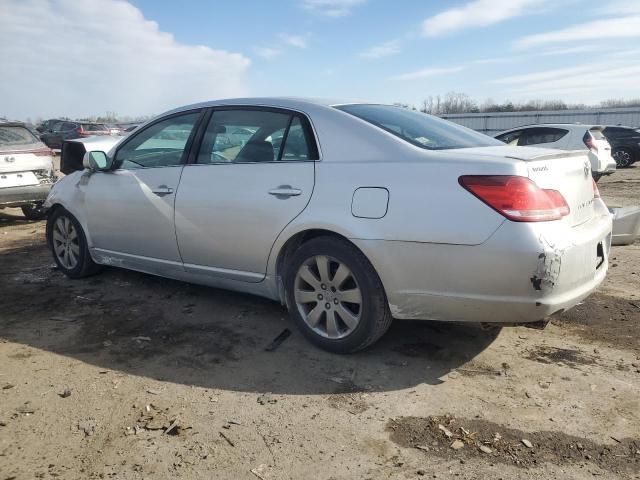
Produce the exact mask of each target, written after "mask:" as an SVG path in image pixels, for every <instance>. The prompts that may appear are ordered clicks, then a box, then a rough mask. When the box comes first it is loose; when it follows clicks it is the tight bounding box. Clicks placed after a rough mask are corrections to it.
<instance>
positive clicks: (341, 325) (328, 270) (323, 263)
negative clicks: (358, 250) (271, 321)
mask: <svg viewBox="0 0 640 480" xmlns="http://www.w3.org/2000/svg"><path fill="white" fill-rule="evenodd" d="M294 296H295V301H296V307H297V308H298V311H299V312H300V315H302V318H303V319H304V321H305V323H306V324H307V325H308V326H309V327H310V328H311V329H312V330H313V331H314V332H316V333H317V334H319V335H321V336H322V337H325V338H330V339H332V340H335V339H340V338H344V337H346V336H348V335H349V334H350V333H352V332H353V331H354V330H355V329H356V327H357V326H358V324H359V323H360V318H361V316H362V292H361V290H360V286H359V285H358V282H357V280H356V278H355V276H354V275H353V273H352V272H351V270H349V268H348V267H347V266H346V265H345V264H344V263H342V262H340V261H339V260H336V259H335V258H332V257H329V256H325V255H316V256H313V257H311V258H309V259H307V260H306V261H305V262H304V263H303V264H302V265H301V266H300V268H299V269H298V272H297V274H296V277H295V281H294Z"/></svg>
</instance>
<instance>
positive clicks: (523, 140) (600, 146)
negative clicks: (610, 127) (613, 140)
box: [495, 123, 616, 181]
mask: <svg viewBox="0 0 640 480" xmlns="http://www.w3.org/2000/svg"><path fill="white" fill-rule="evenodd" d="M603 129H604V127H602V126H599V125H582V124H570V123H558V124H541V125H527V126H524V127H518V128H512V129H511V130H506V131H504V132H500V133H499V134H497V135H496V136H495V137H496V138H497V139H498V140H500V141H502V142H504V143H506V144H507V145H517V146H534V147H544V148H557V149H559V150H586V151H587V152H588V154H589V161H590V162H591V171H592V173H593V178H594V179H595V180H596V181H598V180H599V179H600V178H601V177H602V176H603V175H610V174H612V173H613V172H614V171H615V170H616V162H615V160H614V159H613V157H612V156H611V145H609V142H607V139H606V137H605V136H604V134H603V133H602V131H603Z"/></svg>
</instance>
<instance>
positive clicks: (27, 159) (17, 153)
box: [0, 122, 56, 220]
mask: <svg viewBox="0 0 640 480" xmlns="http://www.w3.org/2000/svg"><path fill="white" fill-rule="evenodd" d="M55 181H56V178H55V175H54V169H53V152H52V151H51V150H50V149H49V148H48V147H47V146H45V145H44V144H43V143H42V142H40V140H38V138H37V137H36V136H35V135H34V134H33V132H31V130H29V129H28V128H27V127H26V126H25V125H24V124H23V123H19V122H4V123H0V209H2V208H7V207H20V208H21V209H22V213H23V214H24V216H25V217H26V218H28V219H29V220H38V219H40V218H43V217H44V216H45V213H46V211H45V209H44V208H43V207H42V204H43V202H44V200H45V199H46V198H47V195H48V194H49V190H50V189H51V185H53V183H54V182H55Z"/></svg>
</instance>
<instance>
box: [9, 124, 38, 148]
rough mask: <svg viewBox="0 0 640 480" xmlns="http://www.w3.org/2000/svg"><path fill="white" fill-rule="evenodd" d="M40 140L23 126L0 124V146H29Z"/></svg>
mask: <svg viewBox="0 0 640 480" xmlns="http://www.w3.org/2000/svg"><path fill="white" fill-rule="evenodd" d="M39 143H40V141H39V140H38V139H37V138H36V137H35V135H34V134H33V133H31V132H30V131H29V130H27V129H26V128H25V127H20V126H11V127H9V126H2V125H0V148H3V149H6V148H7V147H11V148H15V147H23V146H26V147H30V146H33V145H38V144H39Z"/></svg>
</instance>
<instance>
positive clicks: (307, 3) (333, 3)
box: [302, 0, 367, 17]
mask: <svg viewBox="0 0 640 480" xmlns="http://www.w3.org/2000/svg"><path fill="white" fill-rule="evenodd" d="M366 1H367V0H302V6H303V7H304V8H306V9H307V10H310V11H312V12H316V13H319V14H321V15H326V16H327V17H344V16H346V15H349V14H350V13H351V10H352V9H353V8H354V7H356V6H358V5H361V4H363V3H365V2H366Z"/></svg>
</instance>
